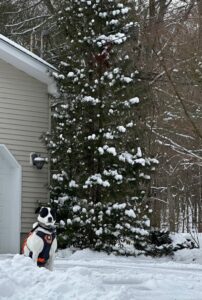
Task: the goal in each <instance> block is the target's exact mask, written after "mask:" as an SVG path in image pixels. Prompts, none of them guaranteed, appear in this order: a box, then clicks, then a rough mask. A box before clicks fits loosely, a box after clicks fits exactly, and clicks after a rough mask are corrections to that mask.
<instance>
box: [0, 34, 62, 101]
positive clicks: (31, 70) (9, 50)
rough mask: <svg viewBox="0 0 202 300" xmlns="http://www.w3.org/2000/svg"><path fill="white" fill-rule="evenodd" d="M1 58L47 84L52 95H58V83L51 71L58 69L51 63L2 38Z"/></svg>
mask: <svg viewBox="0 0 202 300" xmlns="http://www.w3.org/2000/svg"><path fill="white" fill-rule="evenodd" d="M0 58H1V59H3V60H5V61H6V62H7V63H9V64H11V65H13V66H15V67H16V68H17V69H19V70H21V71H23V72H25V73H26V74H28V75H30V76H31V77H33V78H35V79H37V80H38V81H40V82H42V83H44V84H46V85H47V87H48V93H50V94H51V95H53V96H57V95H58V91H57V86H56V83H55V81H54V79H53V77H52V76H51V73H52V72H53V71H55V70H56V69H55V68H54V67H51V66H50V65H49V64H44V63H43V62H41V61H40V60H37V59H36V58H34V57H33V56H31V55H29V54H28V53H27V52H23V51H22V50H21V49H18V48H16V47H15V46H13V45H12V44H9V43H8V42H6V41H4V40H2V39H0Z"/></svg>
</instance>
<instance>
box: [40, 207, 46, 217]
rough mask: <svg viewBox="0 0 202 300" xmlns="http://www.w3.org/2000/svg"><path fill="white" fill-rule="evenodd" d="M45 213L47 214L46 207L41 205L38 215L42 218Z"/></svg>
mask: <svg viewBox="0 0 202 300" xmlns="http://www.w3.org/2000/svg"><path fill="white" fill-rule="evenodd" d="M47 215H48V208H46V207H43V208H42V209H41V210H40V216H41V217H42V218H45V217H46V216H47Z"/></svg>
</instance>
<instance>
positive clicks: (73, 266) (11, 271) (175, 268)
mask: <svg viewBox="0 0 202 300" xmlns="http://www.w3.org/2000/svg"><path fill="white" fill-rule="evenodd" d="M0 299H1V300H3V299H10V300H22V299H25V300H42V299H43V300H139V299H142V300H202V250H201V249H193V250H181V251H178V252H177V253H176V255H175V257H174V258H173V259H171V258H161V259H151V258H147V257H137V258H134V257H117V256H114V255H106V254H105V253H95V252H92V251H90V250H83V251H76V252H75V253H73V254H72V253H71V252H70V250H64V251H60V252H59V253H58V257H57V259H56V262H55V270H54V271H53V272H50V271H48V270H45V269H43V268H37V267H36V266H35V265H34V264H33V263H32V260H31V259H29V258H25V257H23V256H21V255H15V256H14V257H12V256H9V255H0Z"/></svg>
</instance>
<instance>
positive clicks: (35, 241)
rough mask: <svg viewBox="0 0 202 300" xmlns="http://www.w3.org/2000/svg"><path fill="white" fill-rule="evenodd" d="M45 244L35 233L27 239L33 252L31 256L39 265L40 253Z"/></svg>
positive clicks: (28, 245)
mask: <svg viewBox="0 0 202 300" xmlns="http://www.w3.org/2000/svg"><path fill="white" fill-rule="evenodd" d="M43 246H44V243H43V240H42V239H41V238H40V237H39V236H37V235H36V234H35V233H34V234H33V235H32V236H30V238H28V239H27V247H28V249H30V251H31V253H32V255H31V258H32V260H33V261H34V263H35V264H36V265H37V260H38V257H39V254H40V253H41V251H42V250H43Z"/></svg>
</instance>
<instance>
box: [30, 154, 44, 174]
mask: <svg viewBox="0 0 202 300" xmlns="http://www.w3.org/2000/svg"><path fill="white" fill-rule="evenodd" d="M45 162H46V158H44V157H41V156H40V155H39V154H37V153H32V154H31V163H32V165H33V166H35V167H36V168H37V169H38V170H41V169H42V168H43V166H44V164H45Z"/></svg>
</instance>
